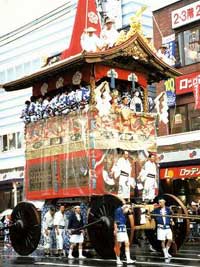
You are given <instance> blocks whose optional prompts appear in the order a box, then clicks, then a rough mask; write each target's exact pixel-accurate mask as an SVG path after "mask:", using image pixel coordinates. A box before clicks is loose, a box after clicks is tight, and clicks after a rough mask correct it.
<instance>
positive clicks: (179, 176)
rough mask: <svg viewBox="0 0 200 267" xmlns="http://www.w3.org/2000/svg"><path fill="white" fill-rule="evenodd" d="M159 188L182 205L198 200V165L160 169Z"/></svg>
mask: <svg viewBox="0 0 200 267" xmlns="http://www.w3.org/2000/svg"><path fill="white" fill-rule="evenodd" d="M160 186H161V188H162V190H163V191H164V192H165V193H171V194H174V195H176V196H178V197H179V198H180V199H181V200H182V201H183V202H184V204H189V203H191V201H195V202H198V200H200V165H189V166H180V167H166V168H160Z"/></svg>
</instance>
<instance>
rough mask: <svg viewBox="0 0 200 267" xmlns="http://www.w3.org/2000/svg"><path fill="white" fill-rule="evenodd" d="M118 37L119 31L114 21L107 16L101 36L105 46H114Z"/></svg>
mask: <svg viewBox="0 0 200 267" xmlns="http://www.w3.org/2000/svg"><path fill="white" fill-rule="evenodd" d="M118 37H119V32H118V31H117V30H116V29H115V27H114V21H113V20H112V19H110V18H108V17H107V18H106V19H105V26H104V28H103V30H102V31H101V34H100V38H101V40H102V43H103V48H105V49H106V48H110V47H113V46H114V44H115V42H116V41H117V38H118Z"/></svg>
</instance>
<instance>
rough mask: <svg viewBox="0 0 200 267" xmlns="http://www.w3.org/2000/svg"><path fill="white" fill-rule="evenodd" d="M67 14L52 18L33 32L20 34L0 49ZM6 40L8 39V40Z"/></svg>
mask: <svg viewBox="0 0 200 267" xmlns="http://www.w3.org/2000/svg"><path fill="white" fill-rule="evenodd" d="M68 13H70V11H68V12H66V13H64V14H62V15H60V16H58V17H56V18H53V19H52V20H50V21H48V22H46V23H44V24H42V25H40V26H38V27H36V28H34V29H33V30H30V31H28V32H26V33H24V34H22V35H20V36H18V37H16V38H15V39H12V40H10V41H8V42H6V43H4V44H1V45H0V47H3V46H5V45H7V44H10V43H12V42H14V41H16V40H18V39H20V38H22V37H24V36H26V35H28V34H30V33H32V32H33V31H35V30H38V29H40V28H42V27H44V26H46V25H48V24H50V23H51V22H53V21H55V20H57V19H59V18H61V17H63V16H64V15H66V14H68ZM8 39H9V38H8Z"/></svg>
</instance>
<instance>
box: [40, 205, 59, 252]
mask: <svg viewBox="0 0 200 267" xmlns="http://www.w3.org/2000/svg"><path fill="white" fill-rule="evenodd" d="M55 211H56V210H55V208H54V207H53V206H52V207H50V208H49V210H48V211H47V212H46V214H45V215H44V219H43V234H44V249H45V255H47V256H49V255H50V254H51V253H52V248H53V236H52V234H53V231H54V224H53V223H54V215H55Z"/></svg>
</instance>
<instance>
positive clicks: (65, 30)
mask: <svg viewBox="0 0 200 267" xmlns="http://www.w3.org/2000/svg"><path fill="white" fill-rule="evenodd" d="M97 2H98V1H97ZM5 4H6V3H5ZM100 4H101V5H100ZM111 4H114V6H115V7H116V10H118V14H119V15H118V18H117V19H118V24H117V25H118V26H117V27H118V28H122V27H127V25H128V24H129V18H130V17H131V16H132V15H133V14H134V12H135V11H137V10H138V9H139V8H140V7H141V5H142V4H141V3H140V1H130V0H122V1H121V0H120V1H118V0H114V1H113V0H110V1H99V5H98V8H99V10H100V11H101V12H102V13H103V14H104V15H109V12H108V11H109V10H110V6H111ZM76 6H77V0H72V1H66V4H65V5H62V6H61V7H58V8H57V9H55V10H52V12H50V13H48V14H45V15H44V16H42V17H40V18H39V19H37V20H34V21H31V22H30V23H28V24H26V25H24V26H22V27H20V28H18V29H17V30H15V31H14V32H11V33H8V34H7V35H6V36H1V37H0V84H3V83H6V82H9V81H12V80H15V79H18V78H20V77H23V76H25V75H28V74H31V73H33V72H35V71H36V70H38V69H39V68H41V67H42V66H43V65H44V64H45V60H46V58H49V57H53V56H54V55H57V54H59V53H60V52H62V51H64V50H65V49H66V48H67V47H68V45H69V42H70V37H71V32H72V28H73V23H74V18H75V14H76ZM101 12H100V13H101ZM143 16H144V17H145V19H144V30H145V33H146V34H152V21H151V12H150V11H149V10H146V11H145V13H144V15H143ZM31 95H32V88H27V89H25V90H20V91H15V92H10V93H8V92H5V91H4V90H3V89H0V104H1V105H0V200H1V201H0V211H1V210H3V209H5V208H8V207H13V206H15V205H16V203H17V201H19V200H22V199H23V178H24V163H25V155H24V144H23V132H24V125H23V123H22V121H21V119H20V113H21V110H22V108H23V105H24V102H25V101H26V100H27V99H29V98H30V96H31Z"/></svg>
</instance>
